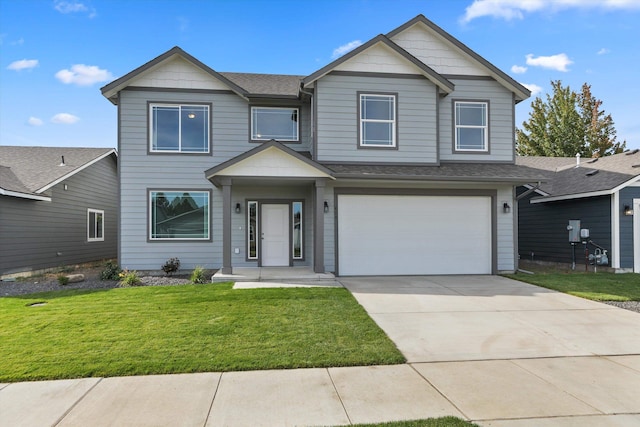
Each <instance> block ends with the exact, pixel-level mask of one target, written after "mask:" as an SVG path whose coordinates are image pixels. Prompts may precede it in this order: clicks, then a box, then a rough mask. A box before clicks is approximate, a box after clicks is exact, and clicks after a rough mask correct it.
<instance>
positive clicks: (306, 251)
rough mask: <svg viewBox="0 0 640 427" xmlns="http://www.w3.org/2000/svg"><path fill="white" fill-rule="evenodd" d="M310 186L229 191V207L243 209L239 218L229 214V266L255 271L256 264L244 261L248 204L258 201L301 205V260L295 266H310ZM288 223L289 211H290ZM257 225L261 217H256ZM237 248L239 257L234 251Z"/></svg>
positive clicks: (311, 231)
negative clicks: (291, 202)
mask: <svg viewBox="0 0 640 427" xmlns="http://www.w3.org/2000/svg"><path fill="white" fill-rule="evenodd" d="M311 189H312V186H311V184H310V185H309V186H284V185H282V186H273V187H272V186H259V187H253V186H252V187H245V186H239V185H234V186H233V187H232V189H231V206H232V207H234V208H235V206H236V203H240V206H242V212H241V213H240V214H237V213H235V211H234V212H233V213H232V214H231V248H232V255H231V264H232V265H233V266H234V267H257V265H258V261H257V260H247V202H248V201H258V202H261V203H262V202H264V203H277V201H278V200H282V201H284V202H287V203H288V202H290V201H302V202H303V230H302V236H303V238H302V240H303V244H304V246H303V256H304V259H303V260H294V262H293V265H294V266H309V265H313V256H312V251H313V239H312V237H311V236H312V234H313V205H312V199H313V198H312V195H311ZM289 219H290V220H291V211H289ZM258 221H260V215H258ZM236 248H238V249H239V252H240V253H238V254H236V253H235V249H236Z"/></svg>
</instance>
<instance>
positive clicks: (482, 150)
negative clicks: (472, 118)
mask: <svg viewBox="0 0 640 427" xmlns="http://www.w3.org/2000/svg"><path fill="white" fill-rule="evenodd" d="M461 104H478V105H483V106H484V117H483V120H484V125H482V126H477V125H459V124H458V106H459V105H461ZM459 128H461V129H482V130H483V131H484V132H483V138H482V141H483V144H484V145H483V147H482V148H460V147H459V144H458V129H459ZM453 137H454V139H455V145H454V148H455V151H477V152H480V153H486V152H487V151H489V141H488V139H489V138H488V137H489V103H488V102H486V101H455V102H454V103H453Z"/></svg>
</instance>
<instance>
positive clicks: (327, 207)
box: [324, 200, 329, 213]
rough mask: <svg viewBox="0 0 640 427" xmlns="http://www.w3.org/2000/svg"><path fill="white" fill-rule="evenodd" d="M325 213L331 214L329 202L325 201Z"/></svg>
mask: <svg viewBox="0 0 640 427" xmlns="http://www.w3.org/2000/svg"><path fill="white" fill-rule="evenodd" d="M324 213H329V202H327V201H326V200H325V201H324Z"/></svg>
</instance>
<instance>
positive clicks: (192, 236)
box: [149, 190, 210, 240]
mask: <svg viewBox="0 0 640 427" xmlns="http://www.w3.org/2000/svg"><path fill="white" fill-rule="evenodd" d="M149 205H150V206H149V211H150V219H149V239H150V240H173V239H182V240H208V239H209V218H210V209H209V192H208V191H175V190H171V191H150V192H149Z"/></svg>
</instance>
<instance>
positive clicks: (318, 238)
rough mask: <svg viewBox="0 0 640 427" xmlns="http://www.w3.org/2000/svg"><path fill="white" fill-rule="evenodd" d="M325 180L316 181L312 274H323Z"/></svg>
mask: <svg viewBox="0 0 640 427" xmlns="http://www.w3.org/2000/svg"><path fill="white" fill-rule="evenodd" d="M325 185H326V180H325V179H322V178H321V179H316V191H315V193H316V200H315V212H314V215H313V272H314V273H324V215H325V213H324V188H325Z"/></svg>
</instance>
